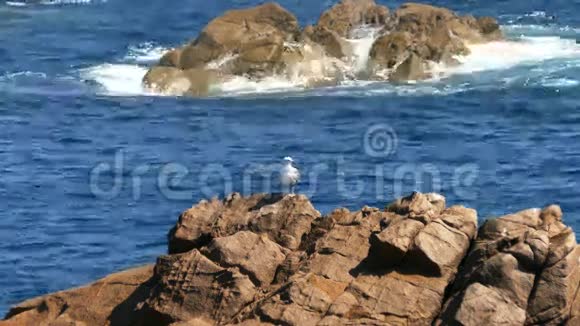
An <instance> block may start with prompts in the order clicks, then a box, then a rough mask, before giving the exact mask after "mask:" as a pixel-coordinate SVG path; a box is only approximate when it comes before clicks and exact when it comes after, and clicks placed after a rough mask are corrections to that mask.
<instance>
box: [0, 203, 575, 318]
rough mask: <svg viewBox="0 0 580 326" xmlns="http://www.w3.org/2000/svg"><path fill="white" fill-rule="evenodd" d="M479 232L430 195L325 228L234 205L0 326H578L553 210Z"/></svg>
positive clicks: (342, 215) (566, 234)
mask: <svg viewBox="0 0 580 326" xmlns="http://www.w3.org/2000/svg"><path fill="white" fill-rule="evenodd" d="M477 225H478V221H477V212H476V211H475V210H473V209H469V208H465V207H462V206H451V207H447V206H446V202H445V198H444V197H443V196H441V195H437V194H421V193H414V194H412V195H410V196H408V197H405V198H402V199H399V200H396V201H395V202H393V203H392V204H390V205H387V207H386V208H385V209H384V210H381V209H378V208H371V207H364V208H363V209H361V210H360V211H356V212H351V211H349V210H346V209H337V210H335V211H333V212H332V213H330V214H328V215H326V216H321V214H320V213H319V212H318V211H316V209H315V208H314V207H313V206H312V204H311V203H310V201H309V200H308V199H307V198H306V197H304V196H300V195H286V196H283V195H266V194H259V195H253V196H249V197H242V196H241V195H239V194H232V195H230V196H228V197H227V198H226V199H225V200H223V201H220V200H217V199H214V200H211V201H202V202H200V203H199V204H197V205H196V206H194V207H192V208H191V209H189V210H187V211H186V212H184V213H183V214H182V215H181V216H180V218H179V221H178V222H177V224H176V226H175V227H174V228H173V229H172V231H171V232H170V235H169V254H168V255H165V256H161V257H159V258H158V260H157V263H156V264H155V266H154V267H153V266H147V267H143V268H139V269H135V270H129V271H127V272H123V273H119V274H114V275H111V276H109V277H108V278H105V279H103V280H101V281H98V282H96V283H95V284H92V285H89V286H87V287H83V288H79V289H73V290H69V291H64V292H59V293H55V294H52V295H48V296H44V297H40V298H37V299H32V300H29V301H26V302H24V303H22V304H20V305H17V306H15V307H13V308H12V309H11V311H10V312H9V313H8V315H7V316H6V319H5V320H4V321H3V322H0V324H2V325H25V324H30V325H32V324H34V325H62V324H67V325H68V324H70V325H104V324H110V325H248V326H250V325H361V324H364V325H433V324H434V325H482V324H486V325H576V324H577V323H578V321H579V318H580V298H579V295H578V291H579V288H580V247H579V246H578V245H577V243H576V239H575V235H574V232H572V230H571V229H570V228H568V227H566V225H564V223H563V222H562V212H561V210H560V208H559V207H558V206H550V207H547V208H545V209H543V210H539V209H530V210H526V211H522V212H519V213H515V214H510V215H506V216H504V217H500V218H497V219H491V220H488V221H486V222H485V223H483V225H482V226H481V227H480V228H479V230H478V228H477ZM87 302H90V304H88V305H87Z"/></svg>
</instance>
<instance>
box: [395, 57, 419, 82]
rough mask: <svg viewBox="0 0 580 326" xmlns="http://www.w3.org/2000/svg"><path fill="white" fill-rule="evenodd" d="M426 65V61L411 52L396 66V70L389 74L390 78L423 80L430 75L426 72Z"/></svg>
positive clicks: (398, 80)
mask: <svg viewBox="0 0 580 326" xmlns="http://www.w3.org/2000/svg"><path fill="white" fill-rule="evenodd" d="M425 65H426V64H425V62H423V60H421V58H419V57H418V56H417V55H416V54H411V55H410V56H409V57H408V58H407V59H406V60H405V61H403V62H402V63H401V64H399V65H398V66H397V67H396V68H395V71H394V72H393V73H392V74H391V75H390V76H389V79H390V80H391V81H394V82H403V81H409V80H423V79H425V78H427V76H428V74H427V73H426V72H425V70H426V69H425Z"/></svg>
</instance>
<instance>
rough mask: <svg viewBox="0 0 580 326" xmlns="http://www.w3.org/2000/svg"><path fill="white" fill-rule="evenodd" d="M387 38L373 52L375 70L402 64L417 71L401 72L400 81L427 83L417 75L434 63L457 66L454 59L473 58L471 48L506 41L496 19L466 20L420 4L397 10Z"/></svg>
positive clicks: (398, 78) (394, 67) (387, 31)
mask: <svg viewBox="0 0 580 326" xmlns="http://www.w3.org/2000/svg"><path fill="white" fill-rule="evenodd" d="M383 34H384V35H383V36H381V37H380V38H378V39H377V41H376V42H375V44H374V45H373V48H372V49H371V53H370V57H371V61H372V64H373V65H374V67H373V69H375V70H381V69H397V67H398V65H400V64H402V63H404V64H405V65H409V64H411V65H412V66H414V67H415V68H414V69H407V68H406V70H405V71H397V73H396V74H395V80H397V81H400V80H416V79H424V76H423V75H424V73H420V74H418V73H416V72H415V71H417V70H420V71H422V70H426V68H427V66H428V64H429V63H430V62H443V63H446V64H453V63H454V58H453V57H454V56H458V55H467V54H469V48H468V47H467V44H472V43H483V42H490V41H494V40H499V39H501V38H502V37H503V36H502V33H501V31H500V29H499V25H498V24H497V21H496V20H495V19H493V18H490V17H483V18H479V19H476V18H475V17H473V16H464V17H462V16H458V15H456V14H455V13H453V12H452V11H450V10H448V9H444V8H438V7H433V6H429V5H424V4H417V3H408V4H404V5H402V6H401V7H400V8H399V9H398V10H396V11H395V12H394V14H393V18H392V21H391V24H389V26H386V27H385V31H384V33H383ZM409 60H412V61H415V62H414V63H410V62H409Z"/></svg>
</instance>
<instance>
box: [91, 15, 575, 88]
mask: <svg viewBox="0 0 580 326" xmlns="http://www.w3.org/2000/svg"><path fill="white" fill-rule="evenodd" d="M536 15H539V16H541V14H540V13H536ZM502 28H503V30H504V32H505V33H506V35H507V36H508V40H506V41H498V42H491V43H487V44H477V45H470V46H469V47H470V49H471V54H470V55H468V56H464V57H457V59H458V61H459V62H460V64H459V65H457V66H444V65H433V67H432V72H433V73H434V76H435V78H433V79H432V80H428V81H421V82H417V83H411V84H405V85H391V84H388V83H386V82H372V81H368V80H364V79H363V78H364V70H365V68H366V67H367V63H368V57H369V52H370V49H371V47H372V44H373V42H374V40H375V38H376V36H377V31H376V30H373V29H361V30H360V31H359V32H358V34H355V37H354V38H353V39H349V40H346V41H347V42H348V43H349V44H351V45H352V54H351V60H349V61H348V62H345V63H343V65H342V66H340V65H339V68H340V69H341V70H342V73H344V74H345V75H348V76H354V78H347V79H345V80H344V81H343V82H341V83H340V84H339V85H338V86H336V85H334V86H331V87H322V88H310V86H311V84H310V80H309V79H311V78H312V77H315V76H307V75H304V74H303V73H302V72H303V71H302V70H300V69H305V70H306V71H315V72H316V71H318V70H320V69H327V68H328V66H331V65H332V66H333V67H336V66H337V65H336V64H335V62H330V61H328V62H326V61H325V60H331V59H329V58H323V59H321V60H314V61H312V62H310V63H309V66H308V67H299V68H298V70H300V71H298V72H296V73H294V74H288V75H284V76H273V77H268V78H263V79H260V80H255V79H250V78H246V77H239V76H238V77H233V78H230V79H228V80H227V81H224V82H222V83H221V84H219V85H216V86H215V87H214V88H213V92H212V93H214V94H215V95H216V96H239V95H248V94H271V93H292V94H293V95H297V94H298V95H300V94H304V93H305V92H306V93H307V94H309V95H317V94H327V93H329V92H331V93H332V94H333V95H340V94H343V93H344V94H349V95H353V94H365V95H367V96H368V95H374V94H398V95H411V94H433V95H437V94H449V93H454V92H462V91H466V90H470V89H474V88H477V87H480V86H483V85H480V84H479V83H480V82H481V81H480V80H479V78H471V76H472V75H475V74H480V73H483V72H496V74H495V75H494V78H497V80H496V82H495V83H493V84H494V85H495V87H502V86H505V85H506V84H509V83H510V82H513V81H514V80H516V81H517V80H518V78H519V77H522V78H525V79H526V80H528V79H532V80H531V81H526V85H527V86H543V87H557V88H565V87H572V86H577V85H578V84H579V83H580V82H579V81H578V80H576V79H575V78H574V76H562V75H561V72H562V71H565V70H566V69H570V68H577V67H580V45H579V44H578V43H577V41H576V40H575V39H573V38H568V37H567V36H568V35H569V33H577V31H576V29H574V28H569V27H557V28H555V27H546V26H535V25H532V26H527V27H526V26H524V25H509V26H504V27H502ZM576 35H577V34H576ZM166 50H167V48H165V47H162V46H158V45H156V44H153V43H144V44H140V45H136V46H133V47H130V48H129V49H128V53H127V55H126V56H125V57H124V58H123V59H122V63H119V64H102V65H99V66H95V67H91V68H88V69H85V70H83V72H82V75H83V77H84V78H85V79H87V80H93V81H94V82H96V83H97V84H99V86H100V90H101V91H102V92H103V93H104V94H108V95H152V94H151V93H149V92H147V91H145V90H144V89H143V87H142V86H141V80H142V78H143V76H144V75H145V73H146V71H147V66H148V65H150V64H151V63H152V62H155V61H156V60H158V59H159V58H160V57H161V56H162V55H163V53H164V52H165V51H166ZM231 59H232V58H225V59H223V60H221V61H220V62H214V63H212V65H214V66H216V67H217V66H219V65H222V64H225V63H226V62H227V61H228V60H231ZM313 64H315V65H317V66H312V65H313ZM552 73H558V74H557V75H551V74H552ZM514 75H515V77H514ZM575 75H577V73H576V74H575ZM454 76H463V77H464V78H462V79H461V81H460V82H456V81H454V78H452V77H454ZM358 77H361V78H358ZM466 78H467V79H466ZM319 86H324V85H319ZM485 87H489V83H488V84H486V85H485ZM292 94H288V95H292Z"/></svg>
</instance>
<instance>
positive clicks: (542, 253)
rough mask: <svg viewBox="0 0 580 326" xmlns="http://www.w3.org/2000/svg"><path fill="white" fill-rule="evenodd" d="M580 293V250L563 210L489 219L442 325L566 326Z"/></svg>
mask: <svg viewBox="0 0 580 326" xmlns="http://www.w3.org/2000/svg"><path fill="white" fill-rule="evenodd" d="M579 289H580V247H578V245H577V243H576V238H575V235H574V232H573V231H572V230H571V229H570V228H568V227H566V226H565V225H564V224H563V223H562V211H561V210H560V208H559V207H558V206H550V207H547V208H546V209H544V210H539V209H532V210H527V211H523V212H520V213H517V214H513V215H507V216H504V217H502V218H499V219H494V220H490V221H487V222H486V223H485V224H484V225H483V226H482V227H481V230H480V235H479V237H478V241H477V242H475V244H474V246H473V248H472V250H471V252H470V253H469V255H468V257H467V259H466V261H465V263H464V265H463V268H462V272H461V273H460V275H459V278H458V280H457V281H456V282H455V284H454V287H453V290H452V296H451V298H450V299H449V300H448V302H447V303H446V305H445V308H444V311H443V313H442V315H441V317H440V318H439V320H438V323H437V324H440V325H450V324H461V325H481V324H482V323H484V324H489V325H500V324H501V325H563V324H565V323H566V322H569V324H570V325H573V324H574V323H575V321H573V320H570V318H571V317H572V316H574V315H573V314H572V310H573V306H574V301H575V300H577V296H578V290H579Z"/></svg>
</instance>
